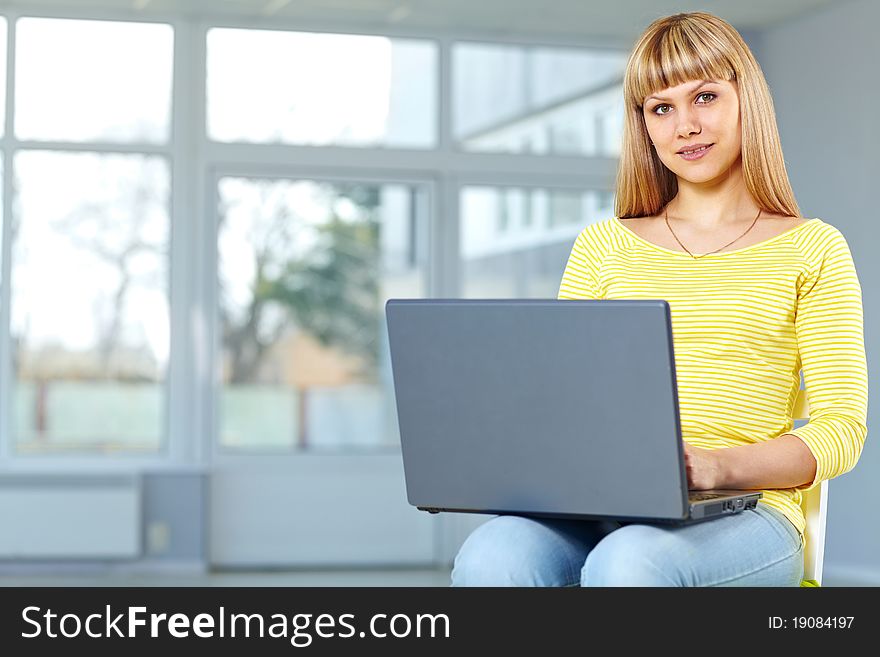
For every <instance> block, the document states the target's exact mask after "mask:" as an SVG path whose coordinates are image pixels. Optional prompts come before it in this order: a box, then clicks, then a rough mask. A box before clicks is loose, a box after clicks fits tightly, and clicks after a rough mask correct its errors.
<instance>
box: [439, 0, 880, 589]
mask: <svg viewBox="0 0 880 657" xmlns="http://www.w3.org/2000/svg"><path fill="white" fill-rule="evenodd" d="M624 105H625V111H626V120H625V124H624V134H623V148H622V154H621V158H620V168H619V171H618V179H617V196H616V206H615V213H616V216H615V217H613V218H611V219H607V220H604V221H599V222H596V223H593V224H590V225H589V226H587V227H586V228H585V229H584V230H583V231H582V232H581V233H580V235H579V236H578V238H577V240H576V241H575V244H574V246H573V248H572V252H571V256H570V258H569V260H568V264H567V266H566V269H565V273H564V275H563V278H562V282H561V285H560V288H559V298H560V299H634V298H635V299H638V298H641V299H666V300H667V301H668V302H669V304H670V308H671V311H672V324H673V341H674V349H675V359H676V373H677V380H678V394H679V407H680V418H681V427H682V433H683V436H684V440H685V462H686V469H687V476H688V485H689V488H691V489H694V490H707V489H713V488H734V489H755V490H762V492H763V497H762V498H761V500H760V501H759V503H758V507H757V508H756V509H754V510H749V511H745V512H742V513H739V514H736V515H731V516H724V517H722V518H720V519H717V520H712V521H708V522H703V523H697V524H694V525H687V526H669V525H660V524H640V523H621V522H612V521H602V522H599V521H573V520H548V519H538V518H525V517H518V516H498V517H494V518H492V519H490V520H489V521H487V522H486V523H484V524H483V525H481V526H480V527H479V528H478V529H476V530H475V531H474V532H473V533H472V534H471V535H470V536H469V537H468V539H467V540H466V541H465V543H464V545H463V546H462V547H461V550H460V551H459V553H458V555H457V557H456V559H455V566H454V569H453V572H452V584H453V586H505V585H512V586H798V585H799V584H800V582H801V579H802V577H803V548H804V539H803V530H804V525H805V522H804V517H803V513H802V511H801V508H800V503H801V491H803V490H808V489H809V488H812V487H813V486H816V485H818V484H819V483H821V482H822V481H824V480H827V479H831V478H833V477H836V476H838V475H841V474H843V473H845V472H847V471H849V470H851V469H852V468H853V467H854V466H855V464H856V462H857V461H858V459H859V456H860V454H861V450H862V446H863V444H864V441H865V436H866V435H867V426H866V422H867V399H868V391H867V366H866V358H865V348H864V336H863V316H862V298H861V287H860V284H859V280H858V276H857V274H856V270H855V267H854V263H853V259H852V256H851V253H850V250H849V247H848V245H847V242H846V240H845V239H844V237H843V235H842V234H841V233H840V231H839V230H838V229H837V228H835V227H834V226H832V225H831V224H828V223H826V222H824V221H822V220H821V219H819V218H811V219H807V218H804V217H801V216H800V212H799V209H798V206H797V203H796V201H795V199H794V195H793V193H792V191H791V187H790V185H789V181H788V176H787V174H786V171H785V163H784V160H783V156H782V149H781V146H780V142H779V136H778V132H777V128H776V119H775V116H774V110H773V103H772V100H771V97H770V92H769V89H768V87H767V83H766V81H765V79H764V76H763V73H762V71H761V69H760V67H759V66H758V64H757V62H756V61H755V58H754V56H753V55H752V53H751V51H750V50H749V48H748V46H747V45H746V44H745V42H744V41H743V40H742V37H741V36H740V35H739V33H738V32H737V31H736V30H735V29H734V28H733V27H731V26H730V25H729V24H728V23H726V22H724V21H723V20H721V19H719V18H717V17H716V16H713V15H711V14H707V13H702V12H695V13H688V14H677V15H674V16H669V17H666V18H662V19H659V20H657V21H655V22H654V23H652V24H651V25H650V26H649V27H648V28H647V30H646V31H645V33H644V34H643V35H642V36H641V38H640V39H639V41H638V42H637V44H636V46H635V48H634V50H633V52H632V55H631V56H630V59H629V62H628V64H627V68H626V73H625V79H624ZM801 370H803V374H804V380H805V385H806V389H807V391H808V393H809V401H810V411H811V420H810V421H809V422H808V423H807V424H805V425H804V426H802V427H800V428H798V429H793V420H792V417H791V413H792V406H793V403H794V400H795V397H796V395H797V391H798V388H799V387H800V373H801ZM588 430H589V427H588V426H586V427H585V433H588ZM586 439H589V438H586ZM636 458H637V456H636Z"/></svg>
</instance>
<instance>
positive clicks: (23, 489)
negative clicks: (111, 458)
mask: <svg viewBox="0 0 880 657" xmlns="http://www.w3.org/2000/svg"><path fill="white" fill-rule="evenodd" d="M140 554H141V485H140V478H139V477H138V476H134V475H91V476H86V475H62V476H49V475H24V474H15V475H0V559H4V560H6V559H16V560H20V559H31V560H34V559H51V560H57V559H125V558H134V557H139V556H140Z"/></svg>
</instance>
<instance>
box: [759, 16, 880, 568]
mask: <svg viewBox="0 0 880 657" xmlns="http://www.w3.org/2000/svg"><path fill="white" fill-rule="evenodd" d="M878 23H880V3H878V2H876V0H855V1H850V2H841V3H837V4H834V5H832V6H831V7H829V8H827V9H824V10H820V11H817V12H814V13H811V14H809V15H807V16H804V17H802V18H799V19H796V20H794V21H790V22H787V23H785V24H784V25H780V26H778V27H775V28H773V29H768V30H765V31H764V32H763V34H761V36H760V40H759V43H758V47H757V48H756V55H757V56H758V57H759V58H760V63H761V66H762V68H763V69H764V73H765V75H766V77H767V80H768V82H769V84H770V89H771V92H772V94H773V100H774V104H775V106H776V115H777V120H778V122H779V128H780V133H781V138H782V147H783V150H784V153H785V164H786V168H787V169H788V173H789V176H790V178H791V183H792V186H793V187H794V192H795V195H796V197H797V200H798V204H799V205H800V208H801V212H802V214H803V215H804V216H806V217H820V218H822V220H823V221H825V222H827V223H830V224H832V225H834V226H836V227H837V228H838V229H840V231H841V232H842V233H843V235H844V237H846V239H847V241H848V243H849V245H850V248H851V250H852V253H853V259H854V260H855V264H856V270H857V271H858V274H859V280H860V282H861V285H862V297H863V302H864V310H865V345H866V350H867V355H868V376H869V384H868V388H869V401H868V438H867V442H866V444H865V450H864V452H863V453H862V457H861V460H860V461H859V463H858V465H857V466H856V468H855V469H854V470H852V471H851V472H849V473H847V474H845V475H843V476H841V477H840V478H838V479H835V480H834V481H832V482H831V485H830V489H829V512H828V530H827V531H828V536H827V543H826V550H825V572H826V579H827V583H828V584H835V583H838V584H846V583H849V582H853V583H858V582H859V581H860V582H862V583H871V584H875V585H877V584H880V488H878V486H877V483H876V482H877V479H878V474H880V444H878V441H880V417H878V411H880V400H878V381H880V377H878V374H880V350H878V341H880V264H878V258H877V254H876V248H877V247H878V246H880V222H878V220H880V217H878V214H880V212H878V210H877V202H876V195H877V191H878V189H880V185H878V182H877V181H880V128H878V118H877V117H878V112H877V108H878V107H880V85H878V81H880V76H878V74H877V67H876V62H878V61H880V40H878V39H877V37H876V26H877V25H878Z"/></svg>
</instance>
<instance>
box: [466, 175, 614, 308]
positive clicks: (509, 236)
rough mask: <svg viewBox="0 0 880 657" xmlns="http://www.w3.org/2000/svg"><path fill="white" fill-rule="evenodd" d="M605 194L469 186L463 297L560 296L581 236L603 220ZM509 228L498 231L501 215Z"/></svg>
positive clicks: (605, 209)
mask: <svg viewBox="0 0 880 657" xmlns="http://www.w3.org/2000/svg"><path fill="white" fill-rule="evenodd" d="M608 194H609V193H608V192H606V191H585V192H576V191H571V190H557V189H553V190H551V189H528V190H527V189H517V188H496V187H476V186H471V187H465V188H464V189H463V191H462V195H461V243H460V259H461V271H462V276H461V279H462V293H463V296H465V297H470V298H489V299H491V298H504V297H517V298H539V299H550V298H556V293H557V291H558V289H559V281H560V279H561V278H562V272H563V269H564V268H565V263H566V261H567V259H568V255H569V253H570V252H571V246H572V243H573V242H574V239H575V237H576V236H577V234H578V232H580V231H581V230H582V229H583V227H584V226H585V225H586V224H587V223H589V221H590V220H591V219H593V218H596V217H600V216H604V214H603V213H604V212H607V208H605V207H604V206H603V204H604V203H606V202H607V201H608ZM505 214H506V215H507V216H508V219H507V222H508V223H507V228H506V229H505V230H503V231H502V230H499V226H500V225H501V217H503V216H505Z"/></svg>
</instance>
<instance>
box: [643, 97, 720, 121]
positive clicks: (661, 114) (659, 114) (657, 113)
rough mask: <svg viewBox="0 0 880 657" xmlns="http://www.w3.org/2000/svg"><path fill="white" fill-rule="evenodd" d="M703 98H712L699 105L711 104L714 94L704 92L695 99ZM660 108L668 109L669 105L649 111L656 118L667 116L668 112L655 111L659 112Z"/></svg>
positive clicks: (659, 106)
mask: <svg viewBox="0 0 880 657" xmlns="http://www.w3.org/2000/svg"><path fill="white" fill-rule="evenodd" d="M703 96H712V98H711V100H707V101H705V102H703V103H700V104H701V105H707V104H709V103H711V102H712V100H715V94H714V93H712V92H711V91H704V92H703V93H701V94H698V95H697V98H702V97H703ZM661 107H669V105H657V107H655V108H654V109H653V110H651V111H652V112H653V113H654V114H656V115H657V116H664V115H665V114H668V113H669V112H658V111H657V110H659V109H660V108H661Z"/></svg>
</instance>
